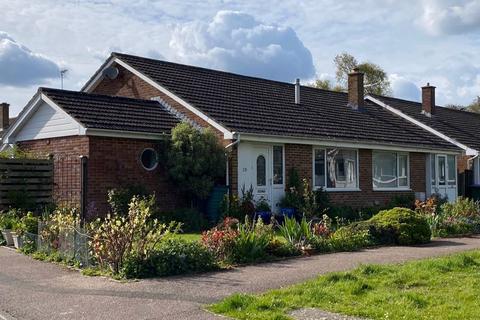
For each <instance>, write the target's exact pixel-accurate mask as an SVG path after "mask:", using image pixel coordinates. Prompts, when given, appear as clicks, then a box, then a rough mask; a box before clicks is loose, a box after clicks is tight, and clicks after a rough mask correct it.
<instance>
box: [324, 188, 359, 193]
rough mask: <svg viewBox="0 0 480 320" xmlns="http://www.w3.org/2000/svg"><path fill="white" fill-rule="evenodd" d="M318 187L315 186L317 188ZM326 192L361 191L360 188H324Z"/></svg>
mask: <svg viewBox="0 0 480 320" xmlns="http://www.w3.org/2000/svg"><path fill="white" fill-rule="evenodd" d="M318 189H320V188H317V190H318ZM324 190H325V191H326V192H358V191H362V190H361V189H360V188H325V189H324Z"/></svg>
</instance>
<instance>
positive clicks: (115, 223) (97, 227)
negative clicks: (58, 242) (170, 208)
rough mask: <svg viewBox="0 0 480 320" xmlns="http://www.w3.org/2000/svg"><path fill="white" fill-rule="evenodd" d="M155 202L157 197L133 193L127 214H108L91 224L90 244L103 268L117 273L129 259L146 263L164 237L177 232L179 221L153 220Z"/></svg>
mask: <svg viewBox="0 0 480 320" xmlns="http://www.w3.org/2000/svg"><path fill="white" fill-rule="evenodd" d="M154 203H155V197H154V196H150V197H148V198H139V197H137V196H134V197H133V198H132V201H131V202H130V206H129V211H128V215H127V216H120V215H118V214H112V215H107V217H106V218H105V219H104V220H100V219H97V221H94V222H92V223H91V224H90V227H89V228H90V230H91V233H92V240H91V241H90V246H91V248H92V252H93V255H94V257H95V258H96V259H97V261H98V263H99V264H100V266H101V267H103V268H110V269H111V271H112V272H113V274H118V273H119V272H120V270H121V269H122V267H123V263H124V261H126V259H129V261H135V262H137V263H138V264H143V263H144V262H145V261H147V260H148V259H149V258H150V257H151V255H152V253H153V252H154V251H155V247H156V246H157V245H158V244H159V243H160V242H161V241H162V240H163V239H164V238H166V237H167V236H168V235H170V234H175V233H177V232H178V230H179V227H180V225H178V224H176V223H171V224H169V225H166V224H162V223H160V222H158V221H157V220H156V219H153V220H152V219H150V218H151V215H152V211H153V204H154Z"/></svg>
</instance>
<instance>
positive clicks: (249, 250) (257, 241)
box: [230, 217, 273, 263]
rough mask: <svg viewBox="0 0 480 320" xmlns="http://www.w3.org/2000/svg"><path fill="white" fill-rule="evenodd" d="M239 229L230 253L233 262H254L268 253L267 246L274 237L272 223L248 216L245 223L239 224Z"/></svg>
mask: <svg viewBox="0 0 480 320" xmlns="http://www.w3.org/2000/svg"><path fill="white" fill-rule="evenodd" d="M237 231H238V232H237V236H236V237H235V240H234V243H233V250H232V252H231V254H230V259H231V261H232V262H242V263H245V262H252V261H257V260H259V259H261V258H264V257H265V256H266V255H267V247H268V245H269V243H270V241H272V239H273V229H272V225H269V224H268V225H267V224H264V223H263V221H262V219H258V220H257V221H256V222H255V221H250V220H249V219H248V217H247V218H246V219H245V223H239V224H238V226H237Z"/></svg>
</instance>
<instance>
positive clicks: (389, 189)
mask: <svg viewBox="0 0 480 320" xmlns="http://www.w3.org/2000/svg"><path fill="white" fill-rule="evenodd" d="M373 191H412V189H410V188H373Z"/></svg>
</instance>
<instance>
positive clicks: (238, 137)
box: [225, 132, 240, 194]
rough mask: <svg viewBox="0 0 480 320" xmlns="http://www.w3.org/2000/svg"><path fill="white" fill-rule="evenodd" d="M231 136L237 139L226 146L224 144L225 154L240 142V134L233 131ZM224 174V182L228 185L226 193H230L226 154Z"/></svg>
mask: <svg viewBox="0 0 480 320" xmlns="http://www.w3.org/2000/svg"><path fill="white" fill-rule="evenodd" d="M233 136H234V137H235V136H237V140H235V141H234V142H232V143H230V144H228V145H227V146H225V151H226V152H225V154H227V150H228V149H230V148H232V147H233V146H235V145H237V144H239V143H240V134H236V133H235V132H233ZM225 168H226V174H225V184H226V185H227V186H228V194H230V174H229V171H230V170H229V169H230V168H229V164H228V156H227V159H226V166H225Z"/></svg>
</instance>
